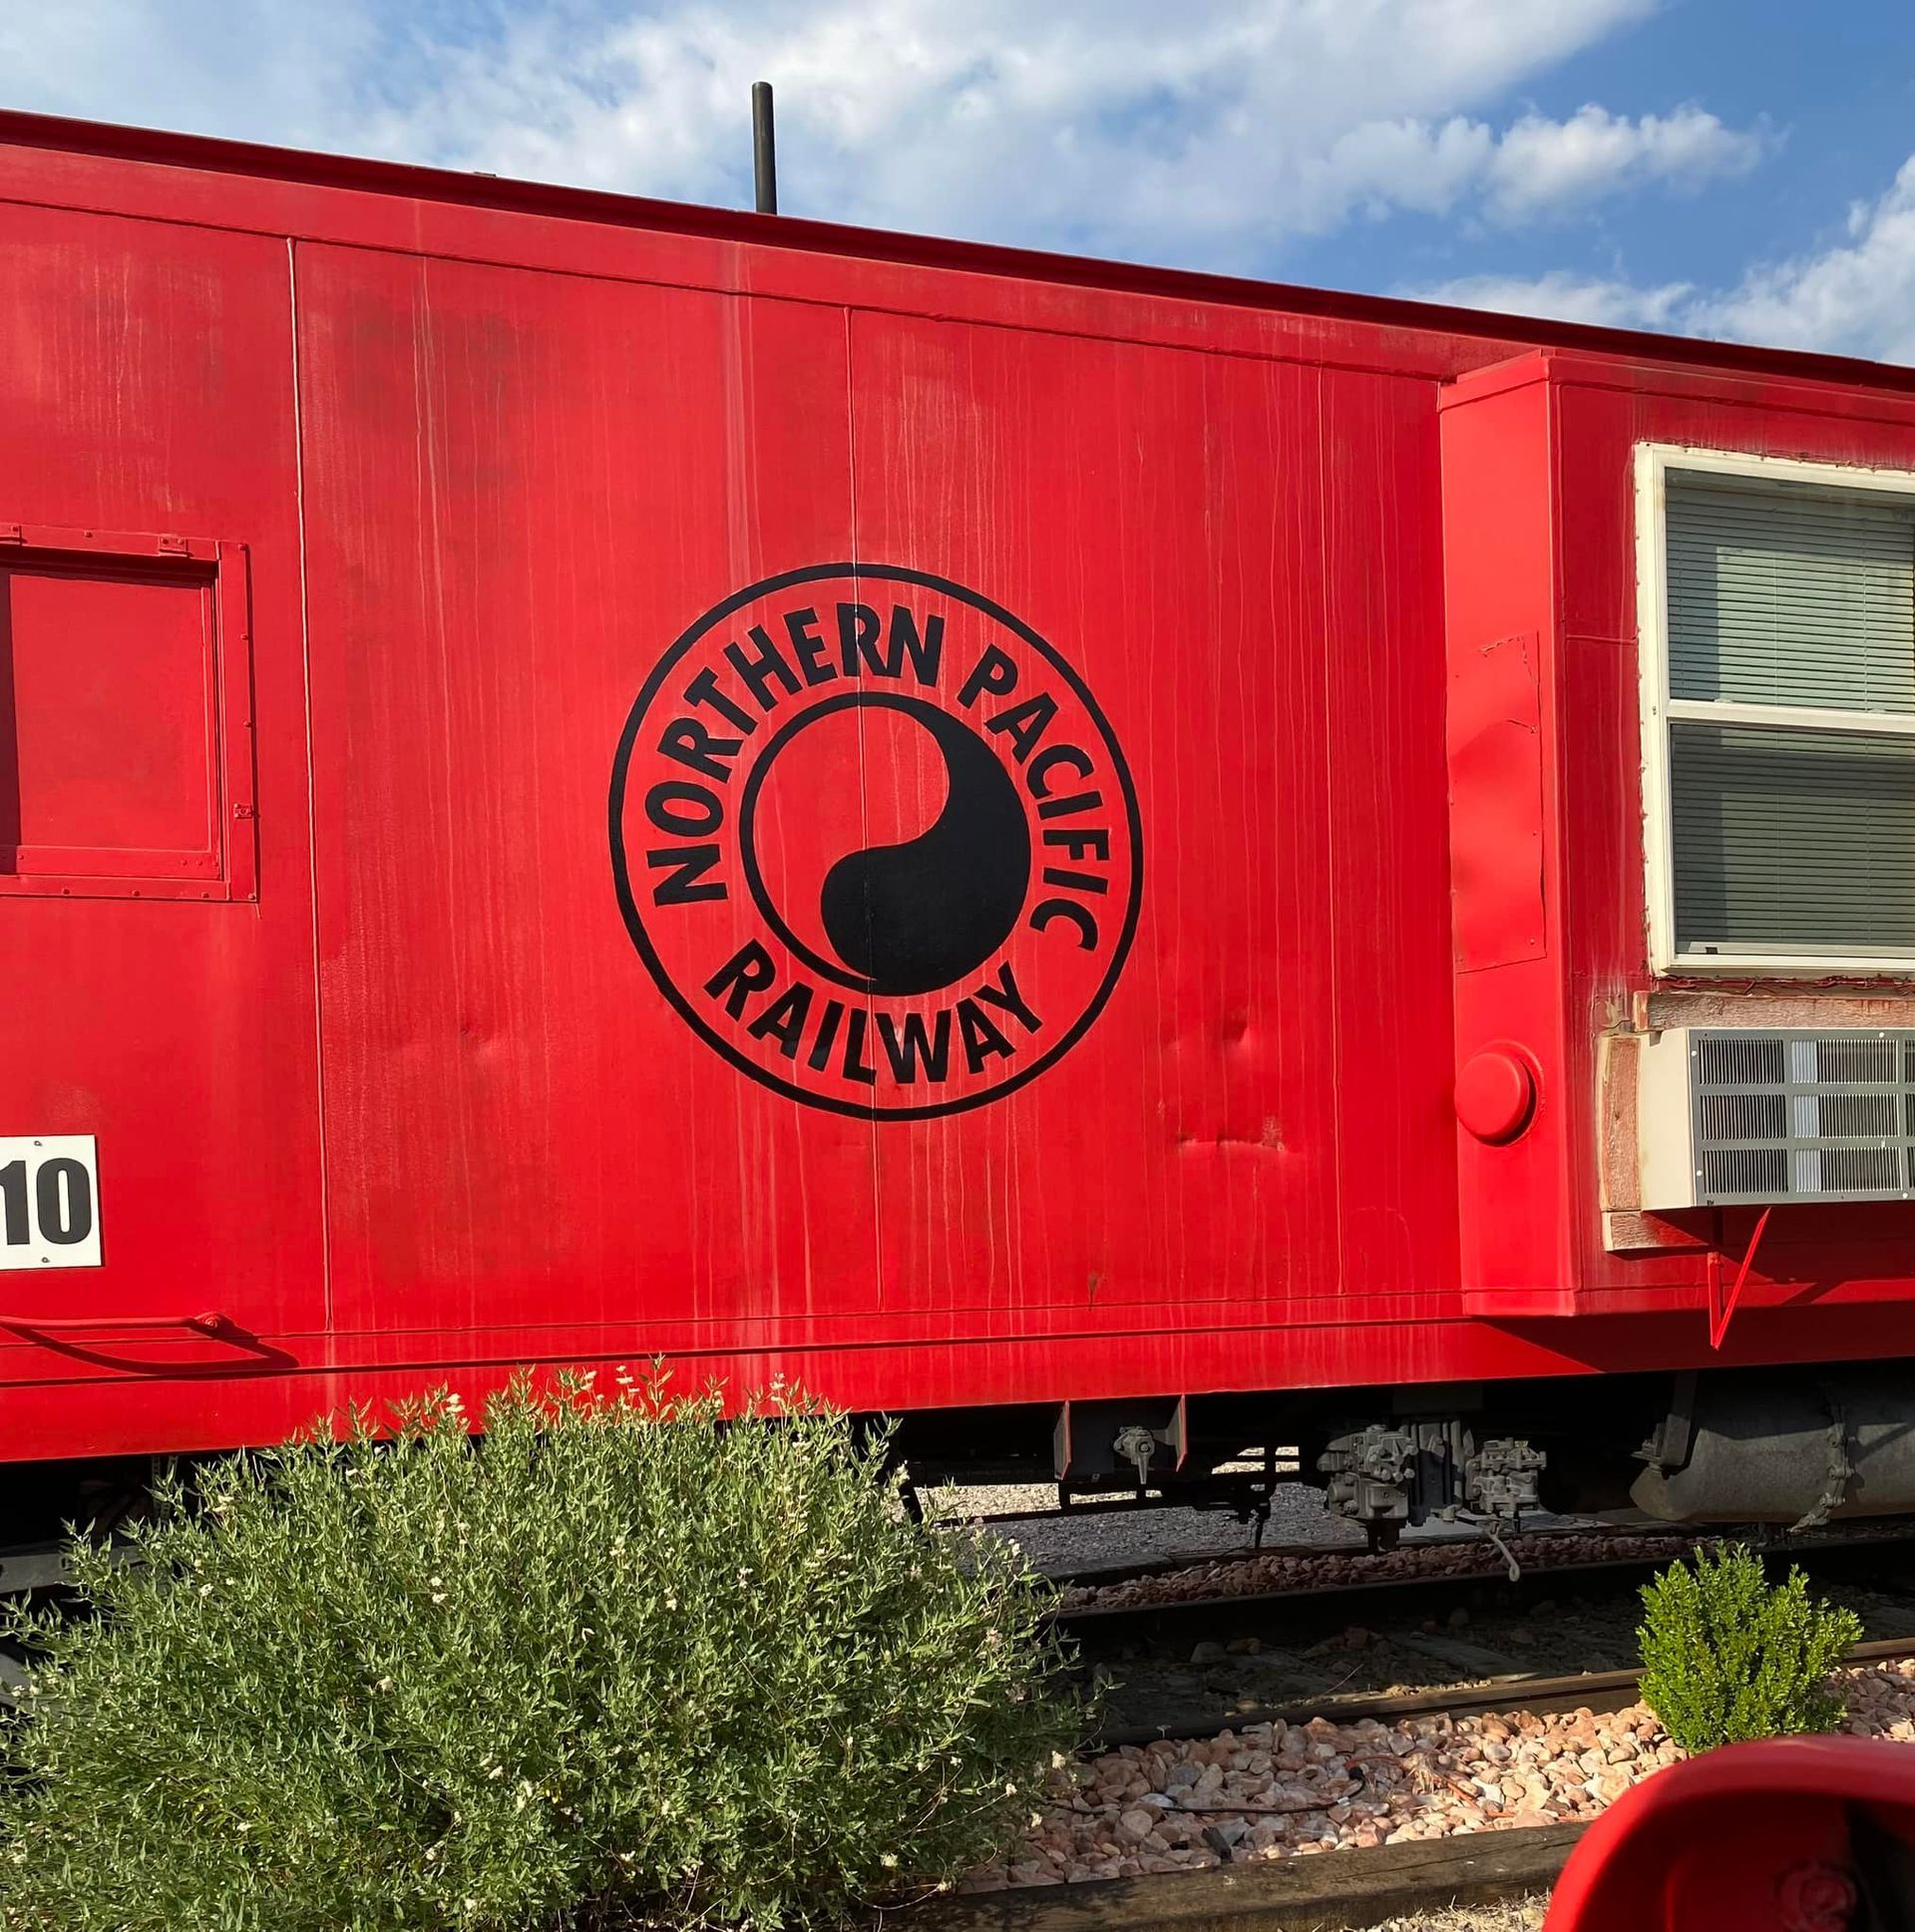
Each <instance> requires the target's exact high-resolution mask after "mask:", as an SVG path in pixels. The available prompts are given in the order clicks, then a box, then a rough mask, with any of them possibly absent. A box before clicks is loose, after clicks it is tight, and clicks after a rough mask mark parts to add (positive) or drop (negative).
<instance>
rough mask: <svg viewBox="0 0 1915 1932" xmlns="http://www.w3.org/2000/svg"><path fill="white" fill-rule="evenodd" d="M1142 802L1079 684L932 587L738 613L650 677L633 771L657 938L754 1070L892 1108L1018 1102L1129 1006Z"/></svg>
mask: <svg viewBox="0 0 1915 1932" xmlns="http://www.w3.org/2000/svg"><path fill="white" fill-rule="evenodd" d="M1141 845H1142V840H1141V837H1140V833H1139V828H1138V820H1137V799H1136V794H1135V791H1134V790H1133V788H1132V785H1131V781H1130V773H1129V771H1128V769H1127V768H1126V766H1125V763H1124V758H1123V753H1122V752H1121V751H1120V750H1119V749H1118V745H1117V741H1116V739H1115V738H1114V737H1113V736H1112V735H1111V731H1110V726H1109V725H1108V724H1107V723H1106V722H1105V720H1104V717H1103V714H1102V713H1101V712H1100V711H1099V710H1098V708H1097V705H1096V702H1095V700H1094V699H1093V698H1092V697H1091V694H1090V692H1089V690H1088V689H1087V688H1086V686H1085V684H1084V681H1083V679H1082V678H1081V677H1079V676H1078V674H1077V672H1076V671H1075V670H1073V669H1072V668H1071V666H1070V665H1069V664H1068V663H1067V662H1066V661H1065V660H1064V658H1063V657H1062V656H1061V655H1060V654H1059V653H1058V652H1057V651H1056V650H1055V649H1053V648H1052V646H1051V645H1050V644H1048V643H1046V642H1045V641H1044V639H1043V638H1041V637H1040V636H1038V635H1037V633H1036V632H1035V631H1034V630H1032V629H1031V628H1030V627H1029V626H1028V625H1027V624H1024V623H1021V622H1020V621H1019V620H1018V619H1017V618H1015V617H1013V616H1012V615H1011V614H1010V613H1009V612H1008V611H1007V610H1004V609H1001V608H999V606H998V605H996V604H994V603H992V602H991V601H990V600H989V599H988V598H986V597H982V596H979V595H978V594H977V592H976V591H974V590H967V589H964V588H963V587H962V586H961V585H959V584H957V583H952V582H948V581H946V580H944V579H942V578H936V577H928V576H926V575H924V574H923V573H922V572H918V571H905V570H892V569H885V568H881V567H878V566H874V565H862V564H861V565H856V566H853V565H848V564H834V565H823V566H819V567H817V568H815V569H811V570H804V571H793V572H791V573H790V574H788V575H787V576H784V577H777V578H770V579H767V580H765V581H764V582H762V583H754V584H752V585H751V586H750V587H749V588H747V589H744V590H740V591H739V592H738V593H737V594H736V595H735V596H732V597H728V598H727V599H726V600H725V601H724V602H723V603H721V604H719V605H718V606H717V607H716V608H715V609H713V610H710V611H707V612H706V614H705V615H704V616H702V617H700V618H699V619H698V621H697V622H696V623H695V624H693V625H692V626H691V628H690V629H689V630H687V631H686V632H685V633H684V635H683V636H681V637H680V638H679V639H678V641H677V642H676V643H674V644H673V645H672V646H671V648H670V649H669V650H668V651H667V652H666V653H665V654H664V656H663V658H662V659H661V660H660V661H659V663H658V664H657V666H656V668H655V669H654V670H653V671H652V673H651V675H650V676H649V677H648V678H647V679H646V680H645V685H644V688H643V689H642V690H641V691H640V692H639V694H638V697H637V700H636V702H635V703H634V704H633V705H632V707H631V711H630V714H629V715H628V716H627V718H626V720H625V728H624V732H623V734H622V735H621V737H620V738H619V741H618V751H617V756H616V758H615V759H614V761H613V765H612V777H611V860H612V871H613V875H614V877H615V879H616V882H617V889H618V903H619V907H620V909H621V910H622V912H623V914H624V919H625V926H626V929H627V931H628V932H629V933H630V935H631V940H632V944H633V945H634V946H635V947H636V948H637V949H638V952H639V954H640V956H641V957H642V958H643V960H644V962H645V965H646V966H648V967H649V968H650V970H651V973H652V976H653V977H654V978H655V979H656V980H657V982H658V984H659V987H660V988H661V989H662V990H663V992H664V994H665V996H666V998H667V999H669V1000H670V1001H671V1003H672V1004H673V1005H674V1006H675V1007H676V1008H677V1009H678V1011H679V1012H680V1013H681V1014H682V1015H683V1016H684V1018H685V1019H686V1020H687V1021H688V1022H689V1023H690V1025H691V1026H692V1027H693V1028H694V1029H695V1030H696V1031H697V1032H698V1033H699V1034H701V1035H702V1036H703V1038H704V1039H705V1040H706V1041H707V1042H708V1043H709V1044H710V1045H711V1046H713V1047H715V1048H716V1049H717V1050H718V1052H720V1053H722V1054H723V1055H724V1057H725V1058H726V1059H728V1060H730V1061H731V1062H732V1064H733V1065H734V1066H737V1067H740V1068H742V1069H743V1070H744V1071H745V1072H746V1073H749V1074H750V1075H751V1076H752V1077H753V1078H754V1079H756V1080H760V1081H762V1082H763V1083H764V1084H765V1085H767V1086H770V1087H775V1088H776V1089H777V1090H778V1091H779V1092H781V1093H786V1094H789V1095H790V1096H791V1097H792V1098H793V1099H795V1100H802V1101H804V1102H806V1103H808V1104H809V1105H812V1106H817V1107H827V1108H830V1109H832V1110H834V1111H836V1112H839V1113H848V1114H857V1115H860V1116H864V1117H868V1118H869V1117H876V1118H879V1119H892V1120H908V1119H922V1118H925V1117H926V1116H929V1115H933V1114H945V1113H957V1112H959V1111H960V1110H962V1109H964V1108H966V1107H975V1106H979V1105H981V1104H982V1103H983V1102H985V1101H987V1100H993V1099H995V1098H997V1097H998V1096H999V1095H1001V1094H1005V1093H1009V1092H1010V1091H1012V1090H1013V1089H1014V1088H1016V1087H1020V1086H1022V1085H1023V1084H1024V1083H1025V1082H1026V1081H1028V1080H1030V1079H1033V1078H1034V1077H1035V1076H1036V1075H1037V1074H1039V1073H1041V1072H1042V1071H1043V1070H1044V1069H1045V1068H1046V1067H1048V1066H1050V1065H1052V1064H1053V1063H1054V1062H1055V1061H1056V1060H1057V1059H1059V1058H1060V1057H1061V1056H1062V1055H1063V1054H1064V1053H1066V1052H1068V1051H1069V1049H1070V1048H1071V1047H1072V1046H1073V1045H1074V1044H1075V1043H1076V1042H1077V1041H1078V1040H1079V1039H1080V1038H1081V1037H1082V1036H1083V1034H1084V1032H1085V1029H1086V1028H1087V1027H1089V1025H1090V1024H1091V1022H1092V1021H1093V1020H1094V1019H1095V1018H1096V1016H1097V1014H1098V1012H1099V1010H1100V1009H1101V1008H1102V1006H1103V1004H1104V1001H1105V1000H1106V999H1107V998H1108V997H1109V995H1110V991H1111V988H1112V986H1113V985H1114V984H1115V983H1116V979H1117V975H1118V973H1119V971H1120V970H1121V969H1122V966H1123V963H1124V956H1125V954H1126V953H1127V952H1128V951H1129V948H1130V942H1131V938H1132V935H1133V934H1134V933H1135V931H1136V927H1137V913H1138V907H1139V904H1140V900H1141V895H1142V889H1143V866H1142V851H1141Z"/></svg>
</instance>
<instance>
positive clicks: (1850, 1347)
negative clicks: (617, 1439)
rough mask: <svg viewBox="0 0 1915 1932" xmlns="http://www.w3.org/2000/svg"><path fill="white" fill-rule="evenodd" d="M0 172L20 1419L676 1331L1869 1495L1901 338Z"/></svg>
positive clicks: (101, 1450)
mask: <svg viewBox="0 0 1915 1932" xmlns="http://www.w3.org/2000/svg"><path fill="white" fill-rule="evenodd" d="M0 185H3V189H4V199H3V200H0V263H4V275H0V449H4V451H5V461H4V464H0V984H3V985H4V986H5V988H6V996H5V998H4V1000H3V1001H0V1136H3V1137H0V1236H3V1237H4V1239H0V1456H4V1457H5V1458H7V1459H9V1460H11V1461H13V1462H15V1463H18V1464H26V1463H36V1464H45V1463H50V1462H63V1461H64V1462H67V1463H69V1464H71V1463H72V1461H73V1459H75V1458H85V1457H99V1456H110V1455H147V1454H153V1453H162V1452H174V1451H193V1450H200V1449H211V1448H217V1447H222V1446H227V1445H234V1444H242V1443H251V1442H258V1441H262V1440H267V1439H271V1438H274V1437H276V1436H278V1435H280V1434H281V1433H282V1432H284V1431H286V1430H288V1429H291V1428H293V1427H295V1426H296V1425H298V1424H300V1423H302V1422H304V1421H306V1420H307V1419H308V1418H310V1417H312V1416H313V1415H315V1414H316V1413H318V1412H320V1411H323V1410H328V1409H334V1408H337V1407H339V1406H340V1405H342V1404H344V1403H346V1402H349V1401H354V1400H376V1399H378V1398H380V1397H382V1396H384V1395H387V1394H390V1393H393V1392H396V1391H401V1390H412V1389H416V1388H418V1387H420V1386H421V1385H423V1384H425V1383H428V1382H434V1381H444V1382H448V1383H451V1384H453V1385H455V1386H458V1387H459V1388H461V1389H462V1390H464V1391H465V1392H466V1393H467V1394H468V1395H474V1394H477V1393H478V1392H480V1391H481V1390H483V1388H484V1387H486V1386H487V1385H490V1384H494V1383H496V1382H497V1381H498V1380H499V1379H500V1378H501V1377H503V1376H505V1375H506V1374H508V1373H510V1372H511V1371H512V1370H513V1368H514V1367H515V1366H517V1365H519V1364H524V1363H534V1362H536V1363H550V1362H560V1361H563V1362H574V1363H611V1362H619V1361H631V1360H633V1359H636V1358H640V1357H646V1356H651V1355H661V1356H665V1357H669V1358H670V1359H671V1360H672V1361H673V1362H674V1363H675V1364H677V1365H678V1367H679V1368H680V1369H681V1370H682V1371H683V1372H684V1373H686V1374H688V1375H691V1376H694V1377H704V1376H706V1375H716V1376H720V1377H722V1378H724V1379H725V1380H726V1381H727V1382H728V1383H729V1384H730V1385H732V1386H733V1387H735V1388H741V1389H742V1388H748V1387H751V1386H754V1385H758V1384H762V1383H763V1382H765V1381H766V1380H767V1379H769V1378H770V1377H771V1376H773V1375H774V1374H783V1375H787V1376H794V1377H797V1378H799V1379H801V1380H802V1381H803V1382H804V1383H805V1384H806V1385H807V1386H809V1387H810V1388H812V1389H814V1390H816V1391H818V1392H820V1393H822V1394H824V1395H826V1396H828V1397H830V1398H832V1399H834V1400H836V1401H838V1402H840V1403H844V1404H848V1405H850V1406H851V1407H853V1408H856V1409H860V1410H872V1411H884V1412H891V1413H897V1414H902V1415H905V1416H906V1417H907V1418H908V1427H907V1440H908V1441H909V1442H912V1443H914V1444H915V1445H916V1449H917V1452H918V1453H919V1454H921V1455H923V1456H926V1457H934V1456H937V1455H961V1454H976V1455H985V1454H988V1455H998V1454H1004V1455H1009V1454H1022V1453H1030V1454H1041V1455H1042V1456H1043V1457H1046V1458H1050V1457H1053V1456H1054V1458H1055V1468H1056V1471H1057V1473H1058V1474H1059V1476H1060V1477H1061V1478H1063V1479H1064V1480H1066V1481H1067V1482H1070V1483H1073V1484H1077V1485H1081V1486H1091V1487H1094V1486H1097V1485H1098V1484H1100V1483H1118V1484H1124V1485H1130V1486H1144V1487H1148V1488H1149V1489H1151V1490H1152V1491H1153V1492H1156V1491H1160V1490H1170V1491H1172V1492H1174V1493H1183V1494H1197V1493H1200V1492H1202V1486H1203V1484H1204V1482H1205V1480H1206V1479H1207V1478H1208V1476H1209V1474H1210V1471H1211V1470H1212V1469H1213V1468H1214V1467H1215V1466H1216V1465H1217V1464H1218V1463H1219V1462H1220V1461H1222V1460H1223V1459H1225V1458H1227V1457H1229V1456H1231V1455H1234V1454H1236V1453H1237V1452H1239V1451H1241V1450H1242V1449H1244V1448H1245V1447H1247V1446H1250V1445H1255V1444H1269V1443H1271V1442H1285V1443H1292V1442H1301V1443H1303V1444H1304V1445H1305V1446H1306V1450H1307V1460H1308V1461H1309V1462H1310V1463H1312V1464H1314V1465H1316V1466H1317V1470H1318V1472H1319V1473H1321V1474H1323V1475H1325V1476H1326V1477H1327V1478H1328V1479H1329V1481H1330V1484H1331V1490H1332V1495H1333V1499H1334V1500H1335V1501H1336V1502H1337V1503H1338V1505H1339V1506H1340V1507H1341V1508H1343V1509H1345V1510H1347V1511H1348V1512H1349V1513H1350V1514H1352V1515H1354V1516H1357V1517H1358V1518H1360V1519H1362V1520H1365V1521H1368V1522H1370V1523H1372V1524H1374V1525H1375V1526H1376V1527H1377V1529H1378V1532H1379V1534H1387V1533H1388V1532H1389V1531H1390V1529H1391V1528H1392V1527H1393V1526H1394V1525H1395V1524H1396V1523H1398V1522H1400V1521H1401V1520H1403V1519H1404V1517H1405V1516H1410V1515H1415V1514H1419V1513H1421V1512H1422V1511H1424V1510H1426V1509H1430V1508H1453V1507H1462V1508H1469V1509H1481V1510H1485V1511H1488V1512H1491V1513H1501V1514H1504V1515H1510V1514H1514V1513H1517V1512H1520V1511H1521V1510H1522V1509H1524V1508H1526V1507H1528V1506H1529V1505H1530V1504H1532V1503H1533V1502H1534V1501H1535V1500H1537V1498H1538V1497H1539V1495H1540V1496H1541V1497H1542V1498H1543V1499H1545V1500H1573V1501H1578V1502H1581V1503H1585V1504H1598V1503H1603V1502H1608V1503H1610V1504H1614V1505H1616V1506H1619V1507H1620V1506H1624V1505H1625V1504H1626V1503H1627V1504H1628V1505H1629V1506H1633V1507H1637V1508H1643V1509H1648V1510H1650V1511H1651V1512H1652V1513H1654V1514H1659V1515H1664V1516H1675V1517H1681V1516H1690V1517H1712V1516H1714V1517H1734V1518H1747V1517H1768V1518H1772V1519H1776V1520H1787V1521H1794V1520H1798V1519H1804V1518H1819V1517H1821V1516H1826V1515H1829V1514H1840V1513H1844V1512H1854V1511H1857V1510H1894V1509H1902V1508H1907V1507H1911V1506H1915V1452H1911V1451H1910V1450H1908V1449H1907V1448H1906V1447H1905V1446H1904V1439H1905V1438H1906V1437H1907V1436H1908V1435H1909V1434H1910V1433H1911V1432H1910V1431H1907V1430H1906V1429H1905V1428H1904V1427H1903V1426H1902V1419H1903V1417H1905V1416H1906V1415H1907V1413H1908V1411H1909V1404H1910V1400H1911V1397H1915V1383H1912V1382H1911V1380H1910V1378H1909V1376H1908V1373H1907V1370H1906V1366H1905V1362H1906V1358H1907V1357H1908V1356H1909V1354H1910V1353H1911V1352H1915V1207H1912V1206H1911V1205H1910V1196H1911V1191H1912V1188H1915V1171H1911V1168H1910V1160H1911V1154H1912V1153H1915V1138H1912V1136H1915V1030H1906V1029H1911V1028H1915V1012H1911V1008H1910V1004H1909V998H1908V993H1909V984H1910V977H1909V976H1910V975H1911V974H1915V765H1912V764H1911V758H1915V629H1911V625H1912V624H1915V522H1912V521H1911V516H1910V512H1911V509H1912V508H1915V374H1911V373H1910V372H1908V371H1902V370H1895V369H1888V368H1876V367H1870V366H1867V365H1862V364H1856V363H1846V362H1839V361H1834V360H1830V359H1824V358H1814V357H1806V356H1801V355H1785V354H1771V353H1767V352H1761V351H1756V350H1749V349H1739V348H1727V347H1720V346H1711V345H1703V344H1698V343H1693V342H1683V341H1675V340H1662V339H1657V338H1652V337H1646V336H1633V335H1624V334H1615V333H1609V332H1600V331H1594V330H1589V329H1582V328H1574V327H1569V326H1559V325H1554V324H1545V323H1540V322H1527V321H1525V322H1518V321H1513V320H1509V319H1506V318H1496V317H1489V316H1484V315H1480V314H1474V313H1466V312H1461V311H1454V310H1444V309H1437V308H1429V307H1419V306H1414V305H1409V304H1404V303H1398V302H1387V301H1379V300H1369V299H1358V298H1353V297H1341V296H1332V295H1324V294H1318V293H1311V292H1307V291H1301V290H1297V289H1291V288H1281V287H1271V286H1266V285H1262V284H1256V283H1251V282H1245V281H1230V280H1223V279H1218V278H1209V277H1202V276H1195V275H1184V274H1171V273H1160V272H1154V271H1149V270H1142V269H1132V268H1124V267H1116V266H1111V265H1108V264H1102V263H1087V262H1079V261H1072V260H1067V259H1063V258H1058V257H1049V256H1039V255H1032V254H1014V253H1009V252H1005V251H1001V250H992V249H987V248H980V247H971V246H960V245H956V244H949V243H944V242H938V241H930V240H920V239H913V238H906V237H898V236H889V235H875V234H870V233H863V232H857V231H853V230H848V229H841V228H832V227H826V226H822V225H818V224H814V223H808V222H801V221H792V220H779V219H774V218H769V217H756V216H751V215H745V214H732V213H726V212H719V211H713V210H709V209H701V208H689V207H680V206H667V205H661V204H658V203H652V202H644V201H634V200H624V199H618V198H613V197H608V196H603V195H596V194H590V193H574V192H570V191H562V190H556V189H543V188H534V187H525V186H515V185H510V184H505V183H501V182H497V181H493V180H489V179H483V178H477V179H475V178H467V177H455V176H450V175H444V174H432V173H427V172H423V171H418V170H410V169H402V168H394V167H383V166H374V165H370V164H361V163H356V162H347V161H339V160H329V159H319V158H309V157H301V156H293V155H289V154H282V153H278V152H273V151H267V150H262V149H256V148H240V147H234V146H228V145H222V144H216V143H210V142H202V141H193V140H184V139H175V138H170V137H159V136H151V135H144V134H135V133H129V132H122V131H115V130H107V129H98V128H90V127H84V126H79V125H75V124H69V123H56V122H49V121H44V120H37V119H33V118H30V117H24V116H5V117H0ZM1180 1484H1182V1485H1185V1487H1183V1488H1181V1489H1180V1488H1179V1487H1178V1485H1180ZM1625 1492H1631V1493H1630V1494H1629V1495H1626V1494H1625Z"/></svg>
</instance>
